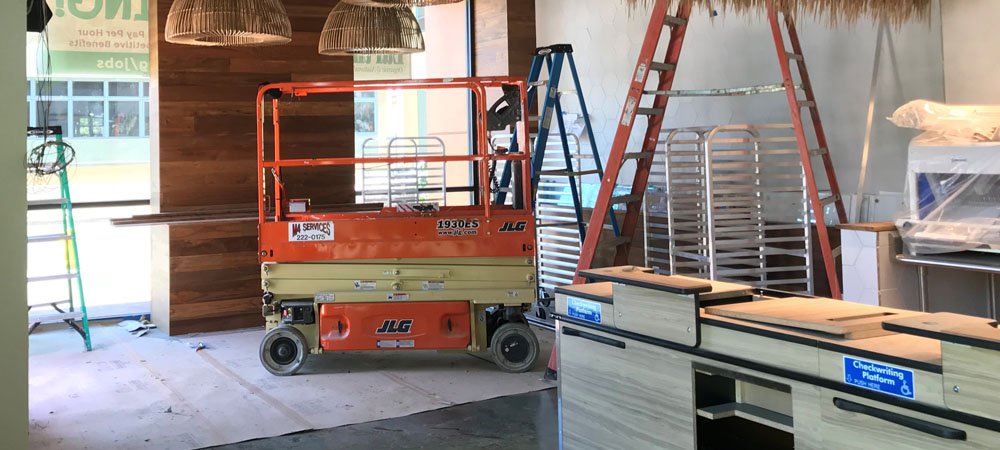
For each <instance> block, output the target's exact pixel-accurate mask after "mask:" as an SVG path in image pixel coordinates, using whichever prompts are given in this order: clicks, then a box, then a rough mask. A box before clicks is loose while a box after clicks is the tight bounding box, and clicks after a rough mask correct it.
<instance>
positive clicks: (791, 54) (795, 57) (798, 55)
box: [785, 52, 805, 61]
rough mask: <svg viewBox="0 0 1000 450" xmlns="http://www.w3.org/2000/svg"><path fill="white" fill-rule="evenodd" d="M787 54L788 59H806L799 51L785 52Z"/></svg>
mask: <svg viewBox="0 0 1000 450" xmlns="http://www.w3.org/2000/svg"><path fill="white" fill-rule="evenodd" d="M785 56H787V57H788V59H791V60H795V61H805V58H804V57H803V56H802V55H800V54H798V53H792V52H785Z"/></svg>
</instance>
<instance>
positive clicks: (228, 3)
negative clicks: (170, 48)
mask: <svg viewBox="0 0 1000 450" xmlns="http://www.w3.org/2000/svg"><path fill="white" fill-rule="evenodd" d="M166 39H167V42H172V43H175V44H185V45H203V46H220V47H223V46H225V47H258V46H267V45H280V44H286V43H288V42H290V41H291V40H292V24H291V22H289V20H288V14H287V13H286V12H285V7H284V6H283V5H282V4H281V0H174V3H173V5H171V6H170V12H169V13H168V14H167V26H166Z"/></svg>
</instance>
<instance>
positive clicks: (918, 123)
mask: <svg viewBox="0 0 1000 450" xmlns="http://www.w3.org/2000/svg"><path fill="white" fill-rule="evenodd" d="M891 120H892V121H893V123H895V124H896V125H899V126H904V127H909V128H918V129H922V130H925V132H924V133H923V134H922V135H920V136H918V137H917V138H915V139H914V140H913V141H912V142H911V143H910V148H909V156H908V167H907V175H906V180H907V181H906V195H905V198H906V203H907V208H906V211H905V213H904V214H903V215H902V216H901V217H900V218H899V219H898V220H897V222H896V225H897V227H898V228H899V232H900V235H901V236H902V238H903V242H904V243H905V244H906V246H907V250H908V251H909V252H910V253H913V254H928V253H945V252H955V251H965V250H983V251H996V252H1000V135H998V128H1000V106H973V105H963V106H951V105H942V104H938V103H932V102H927V101H922V100H920V101H915V102H910V103H908V104H907V105H904V106H903V107H902V108H900V109H899V110H897V111H896V113H895V114H893V117H892V119H891Z"/></svg>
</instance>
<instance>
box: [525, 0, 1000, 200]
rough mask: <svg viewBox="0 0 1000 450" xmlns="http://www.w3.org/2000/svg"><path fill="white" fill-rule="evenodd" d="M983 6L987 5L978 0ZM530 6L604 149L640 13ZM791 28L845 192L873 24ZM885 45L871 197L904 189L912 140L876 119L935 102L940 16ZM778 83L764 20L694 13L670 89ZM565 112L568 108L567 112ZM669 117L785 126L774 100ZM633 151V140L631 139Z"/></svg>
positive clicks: (644, 19)
mask: <svg viewBox="0 0 1000 450" xmlns="http://www.w3.org/2000/svg"><path fill="white" fill-rule="evenodd" d="M962 1H963V2H964V1H965V0H962ZM988 1H995V0H984V2H988ZM998 3H1000V2H998ZM535 4H536V10H537V23H538V26H537V28H538V44H539V45H550V44H556V43H570V44H573V46H574V50H575V54H574V56H575V59H576V61H577V64H578V66H579V69H580V76H581V78H582V83H583V86H584V94H585V95H586V101H587V103H588V107H589V109H590V111H591V115H592V119H593V123H594V126H595V129H596V131H597V140H598V144H599V145H598V146H599V148H600V149H601V151H602V152H607V151H608V149H609V148H610V147H611V141H612V140H613V138H614V132H615V123H616V121H617V119H618V117H620V115H621V111H622V103H623V101H624V99H625V93H626V90H627V88H628V83H627V80H628V78H629V77H630V76H631V75H632V72H633V70H634V68H635V63H636V59H637V55H638V52H639V48H640V46H641V45H642V40H643V38H644V36H645V31H646V29H645V28H646V25H647V24H648V20H649V14H648V11H636V12H634V13H632V14H631V15H630V14H629V13H628V11H627V10H626V9H625V7H624V6H622V2H619V1H609V0H544V1H538V2H536V3H535ZM798 28H799V34H800V36H801V38H802V45H803V47H804V52H805V54H806V61H807V63H808V67H809V71H810V76H811V77H812V80H813V85H814V88H815V91H816V96H817V100H818V102H819V106H820V112H821V115H822V119H823V125H824V127H825V128H826V132H827V138H828V140H829V141H830V147H831V150H832V152H833V158H834V161H835V165H836V169H837V174H838V178H839V180H840V184H841V187H842V189H843V190H844V192H845V194H846V193H850V192H853V190H854V189H855V188H856V186H857V180H858V172H859V166H860V158H861V149H862V145H863V141H864V133H865V124H866V119H867V117H866V114H867V108H868V93H869V88H870V84H871V76H872V62H873V60H874V48H875V36H876V26H875V25H874V24H872V23H871V22H866V21H862V22H860V23H858V24H856V25H854V26H853V27H850V28H849V27H844V26H841V27H838V28H835V29H830V28H828V27H826V26H825V25H823V24H821V23H818V22H816V21H814V20H808V19H803V20H800V21H799V24H798ZM664 48H665V47H664ZM891 48H892V51H888V50H887V51H884V52H883V64H882V66H881V71H882V82H881V83H880V85H879V94H878V95H879V103H878V106H877V109H876V116H875V117H876V121H875V128H874V132H873V145H872V150H871V162H870V167H877V168H878V169H877V170H873V171H872V172H870V176H869V182H868V183H867V188H866V191H867V192H872V193H874V192H879V191H896V192H898V191H902V189H903V175H904V166H905V161H906V146H907V143H908V142H909V140H910V138H912V137H913V136H914V135H915V133H913V132H911V131H909V130H900V129H898V128H896V127H895V126H893V125H892V124H890V123H889V122H888V121H886V120H884V118H885V117H887V116H889V115H890V114H891V113H892V111H893V110H894V109H895V108H896V107H897V106H899V105H901V104H903V103H905V102H906V101H909V100H911V99H916V98H930V99H936V100H942V99H943V96H944V80H943V76H944V75H943V72H944V71H943V67H942V63H941V53H942V50H941V26H940V14H939V12H938V11H937V10H935V13H934V14H933V19H932V20H931V22H930V23H926V22H923V23H913V24H908V25H906V26H904V27H902V28H901V29H899V30H894V31H893V33H892V39H891ZM661 54H662V52H661ZM654 78H655V77H651V79H654ZM780 79H781V76H780V72H779V69H778V63H777V57H776V54H775V50H774V44H773V40H772V39H771V35H770V27H769V26H768V24H767V21H766V18H765V17H763V16H759V17H747V16H738V15H729V14H725V13H721V14H720V15H719V16H717V17H715V18H714V19H710V17H709V13H708V11H706V10H703V9H697V10H695V12H694V14H693V16H692V21H691V25H690V26H689V28H688V34H687V40H686V42H685V47H684V50H683V53H682V56H681V61H680V68H679V70H678V74H677V79H676V81H675V83H674V88H675V89H695V88H716V87H734V86H746V85H751V84H767V83H777V82H779V81H780ZM567 109H568V110H571V111H575V107H574V106H570V107H568V108H567ZM667 114H668V116H667V117H668V120H667V124H666V125H665V126H666V127H667V128H677V127H685V126H697V125H715V124H724V123H763V122H783V123H787V122H789V117H788V108H787V103H786V100H785V97H784V96H783V95H782V94H770V95H768V96H756V97H749V98H723V99H687V98H684V99H673V100H671V104H670V107H669V109H668V112H667ZM640 120H642V119H640ZM635 144H637V138H636V136H633V145H635ZM605 155H606V153H605ZM605 157H606V156H605ZM626 183H627V182H626Z"/></svg>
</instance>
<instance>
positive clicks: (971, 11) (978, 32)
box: [941, 0, 1000, 104]
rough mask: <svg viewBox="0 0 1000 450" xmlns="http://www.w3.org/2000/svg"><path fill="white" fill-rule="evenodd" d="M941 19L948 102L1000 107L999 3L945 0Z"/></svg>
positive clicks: (982, 0)
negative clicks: (998, 105)
mask: <svg viewBox="0 0 1000 450" xmlns="http://www.w3.org/2000/svg"><path fill="white" fill-rule="evenodd" d="M941 15H942V17H943V20H942V21H943V23H944V61H945V81H946V83H945V93H946V94H947V98H948V101H949V102H951V103H974V104H1000V81H998V78H1000V26H998V24H1000V2H998V1H997V0H942V3H941Z"/></svg>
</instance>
